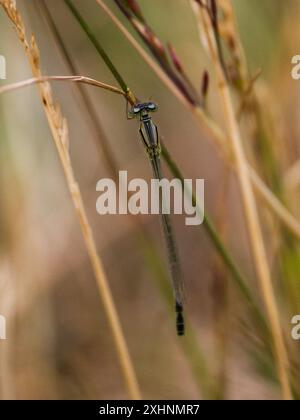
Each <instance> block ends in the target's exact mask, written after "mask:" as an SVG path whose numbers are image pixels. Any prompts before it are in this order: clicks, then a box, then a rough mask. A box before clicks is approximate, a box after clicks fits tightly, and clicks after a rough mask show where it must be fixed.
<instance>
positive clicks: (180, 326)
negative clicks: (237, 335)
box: [129, 102, 184, 335]
mask: <svg viewBox="0 0 300 420" xmlns="http://www.w3.org/2000/svg"><path fill="white" fill-rule="evenodd" d="M155 111H157V105H156V104H155V103H153V102H147V103H139V104H136V105H134V106H133V107H132V109H131V110H130V112H129V118H135V117H136V118H139V120H140V135H141V139H142V141H143V145H144V147H145V149H146V151H147V154H148V156H149V159H150V162H151V166H152V169H153V173H154V176H155V179H158V180H162V179H163V176H162V170H161V162H160V155H161V145H160V140H159V135H158V129H157V126H156V125H155V124H154V123H153V121H152V118H151V113H152V112H155ZM159 194H160V197H159V198H160V215H161V221H162V227H163V233H164V237H165V242H166V247H167V252H168V259H169V265H170V272H171V277H172V284H173V291H174V298H175V310H176V327H177V334H178V335H184V318H183V301H184V293H183V281H182V275H181V269H180V263H179V259H178V253H177V248H176V243H175V239H174V235H173V227H172V223H171V220H170V217H169V215H168V214H165V213H164V212H163V207H164V206H163V200H164V197H163V195H162V193H161V191H160V193H159Z"/></svg>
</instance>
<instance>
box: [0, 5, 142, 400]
mask: <svg viewBox="0 0 300 420" xmlns="http://www.w3.org/2000/svg"><path fill="white" fill-rule="evenodd" d="M0 5H1V6H2V7H3V8H4V10H5V12H6V13H7V15H8V17H9V19H10V20H11V22H12V23H13V25H14V28H15V30H16V32H17V35H18V38H19V40H20V41H21V43H22V45H23V47H24V50H25V52H26V55H27V58H28V60H29V62H30V66H31V70H32V73H33V76H34V78H37V79H40V78H41V77H42V73H41V69H40V54H39V50H38V47H37V44H36V41H35V38H34V36H32V38H31V42H30V43H29V42H28V40H27V39H26V34H25V27H24V23H23V20H22V18H21V16H20V14H19V13H18V11H17V9H16V5H15V3H14V2H13V1H11V0H0ZM38 86H39V92H40V95H41V98H42V101H43V105H44V110H45V113H46V116H47V119H48V123H49V126H50V129H51V133H52V136H53V139H54V142H55V145H56V148H57V151H58V154H59V157H60V160H61V163H62V166H63V170H64V174H65V177H66V181H67V185H68V188H69V190H70V193H71V196H72V200H73V204H74V207H75V208H76V211H77V215H78V218H79V221H80V226H81V230H82V233H83V237H84V241H85V245H86V248H87V251H88V255H89V258H90V261H91V263H92V266H93V269H94V273H95V277H96V279H97V285H98V289H99V293H100V296H101V299H102V302H103V306H104V309H105V313H106V316H107V319H108V321H109V325H110V328H111V330H112V334H113V338H114V341H115V345H116V349H117V353H118V357H119V361H120V364H121V368H122V372H123V375H124V378H125V382H126V385H127V388H128V391H129V395H130V397H131V398H132V399H140V397H141V395H140V390H139V386H138V383H137V379H136V374H135V370H134V367H133V364H132V361H131V358H130V355H129V351H128V347H127V343H126V340H125V337H124V333H123V331H122V327H121V323H120V320H119V316H118V313H117V310H116V307H115V304H114V301H113V297H112V294H111V291H110V287H109V284H108V282H107V278H106V275H105V272H104V268H103V264H102V261H101V260H100V258H99V256H98V253H97V249H96V244H95V240H94V236H93V232H92V229H91V226H90V224H89V221H88V218H87V214H86V211H85V207H84V204H83V201H82V196H81V192H80V189H79V186H78V184H77V182H76V179H75V176H74V172H73V169H72V165H71V160H70V154H69V135H68V126H67V121H66V119H65V118H64V117H63V115H62V113H61V110H60V107H59V106H58V104H56V103H55V102H54V101H53V97H52V91H51V87H50V85H49V83H48V82H43V83H40V84H39V85H38Z"/></svg>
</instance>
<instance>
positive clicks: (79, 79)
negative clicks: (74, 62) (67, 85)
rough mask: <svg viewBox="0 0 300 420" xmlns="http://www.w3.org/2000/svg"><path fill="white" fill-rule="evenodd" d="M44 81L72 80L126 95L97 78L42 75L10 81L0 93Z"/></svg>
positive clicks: (0, 89)
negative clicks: (14, 81)
mask: <svg viewBox="0 0 300 420" xmlns="http://www.w3.org/2000/svg"><path fill="white" fill-rule="evenodd" d="M45 82H73V83H84V84H87V85H91V86H96V87H99V88H102V89H105V90H108V91H110V92H113V93H118V94H119V95H122V96H124V97H126V95H125V93H124V92H123V91H122V90H121V89H118V88H117V87H115V86H111V85H107V84H106V83H102V82H99V81H98V80H95V79H91V78H89V77H84V76H42V77H33V78H32V79H27V80H24V81H22V82H16V83H12V84H10V85H6V86H3V87H2V88H0V94H2V93H6V92H11V91H13V90H18V89H21V88H24V87H27V86H32V85H35V84H38V83H45Z"/></svg>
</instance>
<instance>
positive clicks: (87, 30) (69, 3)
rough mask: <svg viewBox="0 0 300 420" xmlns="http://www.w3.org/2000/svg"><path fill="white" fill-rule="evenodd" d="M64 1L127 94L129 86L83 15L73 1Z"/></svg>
mask: <svg viewBox="0 0 300 420" xmlns="http://www.w3.org/2000/svg"><path fill="white" fill-rule="evenodd" d="M65 3H66V5H67V6H68V7H69V9H70V10H71V12H72V13H73V15H74V17H75V18H76V19H77V21H78V23H79V24H80V26H81V27H82V29H83V30H84V31H85V33H86V34H87V36H88V37H89V39H90V41H91V42H92V44H93V45H94V47H95V48H96V50H97V51H98V53H99V54H100V55H101V57H102V58H103V61H104V62H105V64H106V65H107V67H108V68H109V70H110V71H111V72H112V74H113V75H114V77H115V79H116V81H117V82H118V84H119V86H120V87H121V89H122V90H123V91H124V93H126V94H127V93H128V92H129V88H128V86H127V84H126V82H125V81H124V79H123V77H122V76H121V75H120V73H119V72H118V70H117V69H116V67H115V66H114V64H113V62H112V61H111V59H110V58H109V57H108V55H107V54H106V52H105V51H104V49H103V48H102V46H101V45H100V43H99V41H98V40H97V38H96V37H95V35H94V34H93V32H92V30H91V28H90V27H89V25H88V24H87V23H86V21H85V20H84V19H83V17H82V16H81V14H80V13H79V12H78V10H77V9H76V7H75V6H74V5H73V2H72V1H71V0H65Z"/></svg>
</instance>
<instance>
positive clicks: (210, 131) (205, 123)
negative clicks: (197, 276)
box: [96, 0, 300, 239]
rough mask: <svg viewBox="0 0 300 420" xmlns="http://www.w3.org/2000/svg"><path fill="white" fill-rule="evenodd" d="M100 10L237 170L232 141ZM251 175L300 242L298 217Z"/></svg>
mask: <svg viewBox="0 0 300 420" xmlns="http://www.w3.org/2000/svg"><path fill="white" fill-rule="evenodd" d="M96 2H97V3H98V4H99V6H100V7H101V8H102V9H103V11H104V12H105V13H106V14H107V16H108V17H109V18H110V19H111V20H112V22H113V23H114V25H115V26H116V27H117V28H118V29H119V30H120V32H121V33H122V34H123V35H124V36H125V37H126V39H127V40H128V42H129V43H130V44H131V45H132V46H133V48H134V49H135V50H136V51H137V52H138V54H139V55H140V56H141V58H142V59H143V60H144V61H145V62H146V64H147V65H149V67H150V68H151V69H152V70H153V71H154V73H155V74H156V75H157V76H158V77H159V79H160V80H161V81H162V82H163V84H164V85H165V86H166V87H167V88H168V89H169V90H170V91H171V92H172V94H173V95H174V96H175V97H176V98H177V99H178V100H179V101H180V102H181V103H182V104H183V105H184V106H185V107H186V108H187V109H188V110H189V111H190V112H191V113H192V115H194V117H195V120H196V122H197V123H198V124H199V126H200V128H201V130H205V131H206V132H207V135H208V137H209V138H212V140H213V141H214V144H215V145H216V146H217V148H218V151H219V152H221V155H222V157H223V158H224V161H225V163H226V164H228V165H230V166H231V167H233V169H235V166H234V165H233V162H232V154H231V153H230V151H229V150H228V147H227V145H228V141H227V138H226V137H225V136H224V134H223V132H222V130H221V129H220V128H219V127H218V126H217V124H216V123H215V122H214V121H213V120H212V119H211V118H210V117H208V116H207V115H206V113H205V112H204V110H203V109H202V108H200V107H199V106H193V105H192V104H191V103H190V102H189V101H188V100H187V98H186V97H185V96H184V95H183V93H182V92H181V91H180V90H179V89H178V88H177V86H176V85H175V84H174V83H173V82H172V80H170V78H169V77H168V76H167V74H166V73H165V72H164V71H163V70H162V69H161V67H160V66H159V65H158V64H157V62H156V61H155V60H153V58H152V57H151V56H150V55H149V54H148V53H147V52H146V51H145V50H144V49H143V48H142V47H141V45H140V44H139V43H138V42H137V41H136V40H135V38H134V37H133V36H132V35H131V34H130V32H129V31H128V30H127V29H126V27H125V26H124V25H123V24H122V22H121V21H120V20H119V19H118V18H117V17H116V16H115V15H114V13H113V12H112V11H111V10H110V9H109V8H108V7H107V6H106V4H105V3H104V2H103V1H102V0H96ZM247 171H248V172H249V176H250V179H251V181H252V183H253V186H254V188H255V190H256V192H257V194H258V195H259V197H260V198H261V199H262V201H263V202H264V203H265V204H266V205H267V206H268V207H269V208H270V210H271V211H272V212H274V214H276V215H277V217H278V218H279V219H280V220H281V221H282V223H283V224H285V225H286V227H287V228H288V229H289V230H290V231H291V232H292V233H293V234H294V235H295V236H297V237H298V238H299V239H300V223H299V221H298V220H297V219H296V217H294V216H293V215H292V214H291V213H290V212H289V210H288V209H287V208H286V207H285V206H284V205H283V204H282V203H281V202H280V200H279V199H278V198H277V197H276V196H275V195H274V194H273V192H272V191H271V190H270V189H269V188H268V187H267V186H266V184H265V183H264V181H263V180H262V179H261V178H260V177H259V175H258V174H257V173H256V171H255V170H254V169H253V168H252V166H251V165H250V164H249V163H247Z"/></svg>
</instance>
